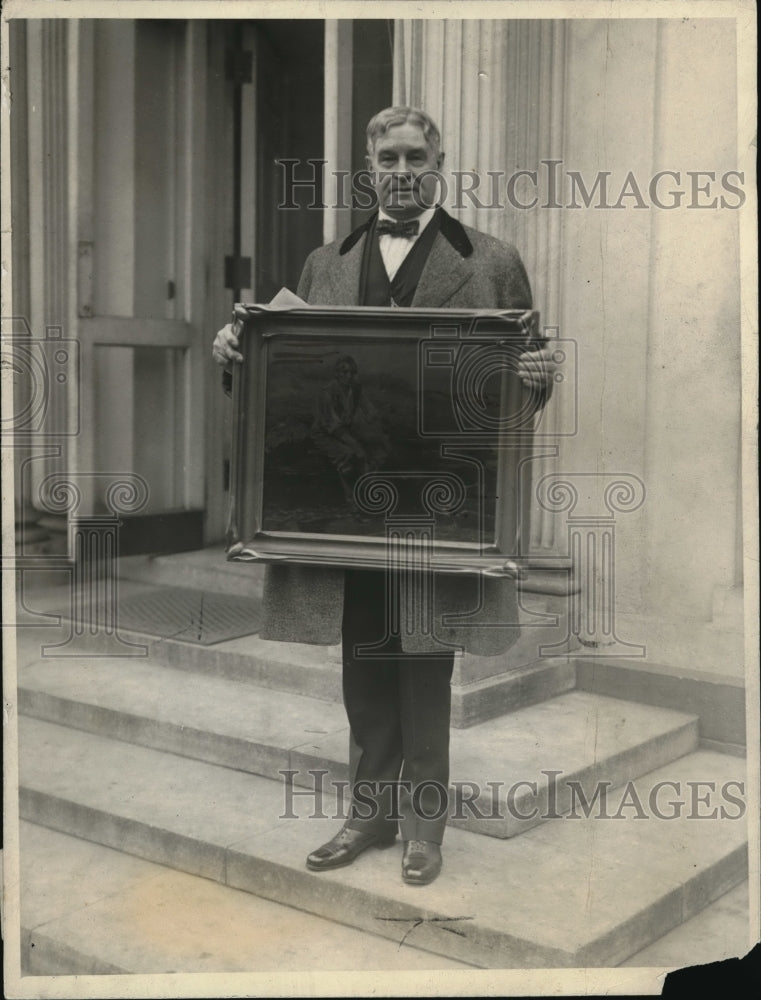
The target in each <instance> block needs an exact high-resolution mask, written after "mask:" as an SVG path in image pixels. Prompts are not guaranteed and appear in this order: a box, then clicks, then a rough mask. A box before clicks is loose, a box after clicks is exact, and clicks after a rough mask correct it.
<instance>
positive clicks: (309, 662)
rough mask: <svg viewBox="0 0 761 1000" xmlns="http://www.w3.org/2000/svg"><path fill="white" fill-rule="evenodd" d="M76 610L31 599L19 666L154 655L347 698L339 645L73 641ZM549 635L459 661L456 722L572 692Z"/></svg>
mask: <svg viewBox="0 0 761 1000" xmlns="http://www.w3.org/2000/svg"><path fill="white" fill-rule="evenodd" d="M154 586H155V584H148V583H145V582H141V581H135V580H121V581H120V582H119V591H118V592H119V595H120V597H130V596H133V595H135V594H143V593H146V592H148V591H149V590H151V589H152V588H153V587H154ZM69 606H70V594H69V591H68V589H67V588H66V587H60V586H59V587H53V588H48V589H47V590H43V591H42V592H40V593H36V594H33V595H31V596H28V597H26V598H25V601H24V602H23V603H21V604H20V606H18V607H17V611H16V618H17V621H18V623H19V628H18V631H17V636H18V642H19V646H20V653H19V659H20V661H27V662H29V661H31V660H36V659H39V657H40V656H45V657H46V658H52V657H56V658H57V657H59V656H61V654H62V653H63V654H66V657H67V658H69V659H72V660H74V659H83V658H87V659H94V658H98V657H101V658H104V659H106V658H107V659H110V660H112V661H113V660H118V662H120V663H125V662H130V661H137V660H141V659H145V658H147V657H149V658H150V659H151V660H154V661H156V662H158V663H161V664H164V665H166V666H169V667H174V668H177V669H180V670H183V671H188V672H191V673H201V674H207V675H211V676H214V677H224V678H227V679H230V680H236V681H245V682H250V683H253V684H256V685H258V686H261V687H268V688H273V689H277V690H281V691H287V692H291V693H293V694H306V695H309V696H311V697H315V698H320V699H324V700H331V701H335V702H340V701H341V649H340V646H337V645H336V646H313V645H309V644H306V643H287V642H272V641H268V640H266V639H262V638H260V637H259V636H258V635H257V634H251V635H247V636H241V637H240V638H237V639H229V640H227V641H225V642H219V643H215V644H214V645H211V646H201V645H197V644H194V643H191V642H187V641H183V640H181V639H174V638H157V637H156V636H151V635H146V634H143V633H138V632H132V631H128V630H126V629H121V630H118V635H115V634H114V633H113V632H107V631H105V630H104V629H98V628H95V629H93V630H89V629H88V630H86V633H85V634H84V635H81V636H74V635H73V633H72V625H71V622H70V621H69V619H68V618H67V617H66V613H67V609H68V608H69ZM45 615H47V616H48V617H47V618H45V617H44V616H45ZM549 638H551V636H550V633H549V632H548V631H547V628H545V627H536V628H526V629H525V630H524V631H523V634H522V636H521V639H520V640H519V642H518V643H517V644H516V646H514V647H513V648H512V649H511V650H510V651H509V653H508V654H506V655H505V656H502V657H491V656H489V657H486V656H469V655H467V654H466V655H465V656H462V657H457V658H456V659H455V668H454V673H453V679H452V725H453V726H454V727H455V728H466V727H468V726H471V725H475V724H477V723H478V722H481V721H483V720H484V719H492V718H496V717H498V716H500V715H503V714H504V713H506V712H511V711H513V710H515V709H517V708H520V707H521V706H523V705H531V704H535V703H537V702H541V701H543V700H544V699H546V698H551V697H553V696H554V695H557V694H560V693H562V692H564V691H570V690H572V689H573V687H574V686H575V683H576V673H575V667H574V664H573V662H571V661H570V660H569V659H568V658H567V657H557V658H551V659H544V660H538V654H537V649H538V646H539V645H540V644H541V643H542V642H544V641H547V640H548V639H549Z"/></svg>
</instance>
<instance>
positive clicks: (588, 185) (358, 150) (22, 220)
mask: <svg viewBox="0 0 761 1000" xmlns="http://www.w3.org/2000/svg"><path fill="white" fill-rule="evenodd" d="M10 29H11V30H10V47H9V53H10V61H11V81H12V91H13V103H12V111H11V139H12V149H11V158H12V161H11V166H12V206H13V214H12V220H11V221H12V227H13V258H12V269H13V316H14V317H16V319H14V321H13V322H14V324H15V326H14V328H13V334H14V336H16V337H18V338H25V337H27V338H29V339H30V341H45V342H46V343H45V344H44V345H41V346H40V347H39V350H40V351H42V352H43V353H45V352H47V353H45V357H51V358H52V357H53V356H54V353H55V350H57V349H58V348H57V347H55V348H54V347H51V343H52V342H53V341H55V340H57V339H64V340H67V341H72V342H73V343H74V344H75V348H73V349H72V351H73V352H74V353H75V354H76V358H75V359H74V360H75V362H76V363H72V365H71V366H70V368H69V369H67V371H66V373H65V378H64V380H63V381H62V382H61V383H60V385H63V386H64V388H63V389H61V390H60V391H58V384H57V385H56V388H55V391H51V392H50V393H49V397H46V403H45V410H44V413H43V414H42V416H41V417H40V420H41V421H42V423H41V424H40V428H43V429H44V430H45V432H46V434H47V435H48V436H46V434H39V435H36V434H35V433H30V434H29V435H28V436H27V437H23V435H22V438H21V439H19V447H17V448H16V449H15V453H14V455H15V459H16V486H15V488H16V502H17V510H18V519H19V522H20V530H21V534H22V535H23V533H24V531H25V530H27V531H28V530H29V529H31V528H36V530H37V532H38V534H37V535H35V537H41V536H40V534H39V533H40V532H41V533H42V534H45V533H47V535H48V536H49V537H50V538H51V539H52V542H51V544H53V545H55V540H56V538H58V539H59V541H60V540H65V538H66V531H67V524H66V517H65V516H63V515H61V514H60V513H58V512H57V511H56V510H55V509H54V507H51V506H50V504H47V505H46V502H45V500H44V484H45V483H46V482H47V481H48V480H49V477H50V476H51V474H54V473H56V472H59V473H60V472H61V471H63V472H64V473H66V474H67V475H69V476H70V477H74V478H75V479H76V481H77V483H78V488H79V498H78V506H77V510H76V511H72V510H70V511H69V513H68V518H69V519H71V518H72V517H76V516H79V515H81V514H85V515H89V514H93V513H97V512H98V511H99V510H100V509H102V508H103V505H104V503H105V499H104V490H106V489H107V486H106V485H104V484H107V482H108V477H109V476H112V477H113V476H117V477H118V476H119V475H120V474H123V473H129V474H135V475H137V476H139V477H141V478H142V480H144V481H145V482H146V483H147V484H148V488H149V489H148V496H147V498H146V499H145V502H144V504H143V506H142V508H141V510H140V512H139V517H137V516H136V517H135V518H134V524H133V527H132V535H131V536H130V526H129V525H127V526H126V528H125V531H124V538H125V541H126V540H128V539H129V538H130V537H131V538H132V541H131V543H130V544H131V545H132V548H131V549H130V551H140V550H141V549H142V550H143V551H151V550H152V547H153V548H158V547H160V548H161V549H163V550H164V551H166V550H167V549H169V550H171V549H172V547H175V548H177V549H179V548H183V547H184V548H188V547H192V546H195V547H198V548H200V547H202V546H205V545H212V544H215V543H217V542H220V541H221V540H222V539H223V536H224V529H225V521H226V514H227V499H228V488H229V448H230V433H231V428H230V404H229V400H228V399H227V397H226V396H225V395H224V394H223V393H222V391H221V387H220V380H219V373H218V371H217V370H216V369H215V367H214V366H213V364H212V363H211V359H210V346H211V340H212V337H213V335H214V332H215V331H216V330H217V329H218V328H219V327H220V326H222V325H223V324H224V323H225V322H227V320H228V318H229V316H230V311H231V308H232V305H233V303H234V302H235V301H239V300H243V301H268V300H269V298H271V296H272V295H273V294H274V293H275V292H277V290H278V289H279V288H280V287H282V286H284V285H285V286H288V287H291V288H295V285H296V282H297V281H298V276H299V272H300V268H301V263H302V262H303V260H304V258H305V257H306V255H307V253H308V252H309V251H310V250H311V249H313V248H314V247H315V246H318V245H319V244H320V243H322V242H324V241H328V240H331V239H334V238H336V237H340V236H342V235H344V234H346V233H347V232H349V231H350V229H351V228H352V227H353V226H354V225H356V224H357V222H358V221H359V220H360V219H361V218H362V217H363V216H362V212H361V210H360V209H359V208H358V207H357V206H352V204H351V199H350V198H349V199H343V200H342V199H341V198H340V197H338V195H339V193H340V192H338V191H337V190H334V189H333V185H334V184H335V178H336V177H342V178H344V181H345V180H346V178H347V177H349V178H350V177H351V175H352V173H353V172H355V171H357V170H359V169H361V168H362V167H363V165H364V162H363V157H364V125H365V123H366V121H367V119H368V118H369V116H370V115H371V114H372V113H374V111H376V110H378V109H379V108H381V107H384V106H387V105H389V104H391V103H404V104H407V103H409V104H412V105H417V106H421V107H423V108H425V109H426V110H428V112H429V113H430V114H431V115H432V116H433V117H434V119H436V120H437V121H438V122H439V123H440V125H441V128H442V146H443V149H444V150H445V153H446V161H445V164H446V165H445V178H446V180H447V190H446V192H445V199H444V203H445V204H446V206H447V207H448V209H449V210H450V211H451V212H452V213H453V214H454V215H456V216H458V217H459V218H460V219H461V220H462V221H463V222H465V223H468V224H470V225H474V226H476V227H477V228H479V229H482V230H484V231H486V232H489V233H491V234H493V235H494V236H497V237H499V238H502V239H507V240H509V241H510V242H513V243H515V244H516V245H517V246H518V248H519V250H520V252H521V255H522V257H523V259H524V262H525V264H526V268H527V271H528V273H529V276H530V278H531V281H532V284H533V288H534V294H535V298H536V305H537V308H538V309H539V310H540V312H541V316H542V324H543V326H544V327H545V328H546V330H547V332H548V335H549V336H551V337H556V338H558V339H559V342H560V343H561V345H562V356H563V364H562V365H561V367H560V371H559V375H560V376H561V378H562V381H559V382H558V383H557V385H556V387H555V392H554V395H553V399H552V401H551V403H550V405H549V408H548V410H547V412H546V414H545V415H544V416H543V418H542V424H541V427H540V428H539V430H540V431H541V433H539V434H538V435H537V449H536V457H535V460H534V463H533V465H534V471H533V484H534V491H533V498H532V502H531V510H530V533H531V546H530V548H531V555H532V557H533V560H534V564H535V567H536V583H535V589H536V590H538V591H540V592H541V591H543V590H544V591H545V592H547V593H549V594H551V593H557V592H559V593H560V594H561V596H562V597H563V599H564V600H568V601H570V602H571V603H572V609H571V616H572V618H573V616H574V615H578V616H580V617H579V619H578V621H576V625H575V627H574V629H573V631H574V632H575V633H576V636H577V639H578V637H580V638H581V639H582V640H584V642H583V646H584V648H585V649H586V650H587V652H589V654H590V655H597V654H598V653H606V655H616V656H624V657H627V656H629V657H632V658H633V659H636V660H638V661H639V662H644V661H647V662H648V663H650V664H655V665H658V666H659V667H660V666H662V667H663V668H664V669H666V670H671V671H677V672H678V671H680V670H690V671H700V672H705V673H706V674H720V675H722V676H724V677H734V678H738V677H741V676H742V674H743V669H744V649H743V642H744V639H743V621H744V619H743V563H744V553H747V552H748V551H752V549H749V548H748V546H749V545H752V540H750V541H749V540H748V539H745V541H744V536H743V495H744V489H743V475H742V468H743V448H742V430H743V419H742V410H741V400H742V388H743V384H745V389H746V393H747V392H749V391H750V392H752V387H751V386H750V385H749V382H748V378H749V375H748V374H747V371H746V376H745V383H744V381H743V369H744V367H745V368H746V370H747V369H748V368H749V367H752V368H753V369H754V368H755V360H754V359H749V358H748V356H747V354H745V355H744V354H743V344H742V337H741V332H742V315H743V314H742V309H743V301H742V298H741V280H740V279H741V276H742V278H743V281H745V280H746V275H745V274H744V273H743V271H742V260H741V240H740V237H741V229H742V224H743V223H742V220H743V218H744V213H747V212H748V211H749V210H750V207H751V200H752V199H751V198H750V193H749V188H748V185H750V183H751V178H752V165H751V168H750V169H749V166H748V162H747V161H746V160H745V159H744V158H745V157H746V155H749V154H746V153H745V152H744V151H743V149H741V148H740V144H739V143H738V135H742V134H743V128H744V125H743V117H742V115H743V109H742V107H741V106H740V105H739V103H738V70H737V39H736V37H735V33H736V24H735V21H734V20H732V19H726V20H723V19H720V18H716V19H705V20H700V21H690V20H683V19H681V18H674V19H673V20H669V19H661V20H657V21H656V20H651V19H639V20H633V19H632V20H630V19H615V20H595V19H579V20H550V19H546V20H545V19H536V20H508V19H501V20H488V21H487V20H475V19H473V20H446V21H445V20H436V19H433V20H396V21H377V20H361V19H358V20H332V21H331V20H327V21H309V20H305V21H266V20H261V21H204V20H176V21H169V20H139V21H138V20H125V19H113V20H106V19H104V20H97V21H96V20H73V19H72V20H64V19H60V20H53V19H51V20H24V21H22V20H19V21H15V22H12V23H11V25H10ZM717 51H719V52H721V53H722V54H723V57H722V58H721V59H718V58H716V53H717ZM283 161H287V162H286V163H283ZM310 161H311V162H310ZM289 171H290V173H289ZM288 177H291V178H292V179H295V180H298V181H299V183H298V184H296V185H294V186H293V187H292V188H291V191H290V193H291V194H292V195H293V198H294V202H295V205H296V206H297V207H294V208H289V209H284V208H282V207H281V206H282V198H283V194H284V191H285V188H286V187H287V178H288ZM313 177H314V178H317V177H322V178H324V180H325V187H324V190H323V191H322V198H321V199H317V200H316V201H315V199H314V190H315V189H314V187H312V188H310V185H309V183H308V182H309V181H310V178H313ZM6 311H7V310H6ZM69 356H70V357H73V355H72V354H70V355H69ZM51 370H53V369H51ZM55 370H56V371H57V370H58V369H55ZM51 384H52V383H51ZM16 391H17V398H18V399H19V400H21V402H22V403H23V404H24V405H27V404H29V403H30V399H31V400H32V402H33V398H32V397H33V396H34V391H35V390H34V386H33V385H31V384H30V383H28V382H27V381H24V379H23V378H22V379H21V380H20V382H19V384H18V385H17V387H16ZM30 405H31V404H30ZM22 408H23V407H22ZM16 410H17V411H18V410H19V404H17V406H16ZM61 427H66V428H72V429H73V432H72V433H71V434H59V435H58V436H57V437H56V436H55V432H56V429H58V431H60V428H61ZM33 429H34V428H33ZM51 431H52V432H53V437H55V442H54V445H52V446H51V440H52V438H51V437H50V433H51ZM746 468H747V456H746ZM745 487H746V492H747V489H748V488H749V484H747V483H746V484H745ZM543 490H544V492H542V491H543ZM558 491H560V492H558ZM561 493H562V497H561ZM127 520H129V519H127ZM30 537H31V536H30ZM220 558H221V555H220ZM569 566H572V567H573V573H572V574H571V575H570V579H571V583H569V582H568V580H569V574H568V572H566V571H567V569H568V567H569ZM543 571H546V572H543ZM553 572H554V573H556V574H557V573H559V574H560V576H561V577H564V579H565V580H566V583H565V584H561V585H558V583H557V580H556V579H555V577H553ZM543 581H544V582H543ZM547 581H549V582H547ZM574 593H575V594H576V596H574ZM574 601H575V602H576V603H575V604H574V603H573V602H574ZM613 618H615V622H613Z"/></svg>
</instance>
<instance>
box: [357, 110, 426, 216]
mask: <svg viewBox="0 0 761 1000" xmlns="http://www.w3.org/2000/svg"><path fill="white" fill-rule="evenodd" d="M443 162H444V154H443V153H439V154H436V153H434V151H433V150H432V149H431V147H430V146H429V145H428V143H427V142H426V138H425V135H424V134H423V130H422V129H421V128H420V126H419V125H412V124H411V123H410V122H405V124H404V125H392V126H391V128H389V129H388V131H387V132H386V134H385V135H381V136H379V137H378V138H377V139H376V141H375V148H374V149H373V153H372V156H368V157H367V167H368V170H371V171H373V172H374V173H375V174H376V180H375V192H376V194H377V195H378V202H379V204H380V206H381V208H382V209H383V210H384V211H385V212H387V213H388V215H390V216H391V217H392V218H394V219H414V218H415V216H416V215H420V213H421V212H423V211H425V209H426V208H430V207H431V206H433V205H435V204H436V194H437V191H438V183H437V179H436V177H435V175H434V171H438V170H440V169H441V166H442V164H443Z"/></svg>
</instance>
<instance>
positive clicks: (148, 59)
mask: <svg viewBox="0 0 761 1000" xmlns="http://www.w3.org/2000/svg"><path fill="white" fill-rule="evenodd" d="M204 35H205V32H204V28H203V25H202V24H197V23H194V22H185V21H163V20H155V21H147V20H146V21H120V20H108V21H106V20H102V21H88V22H80V25H79V39H78V42H79V44H78V46H77V49H76V58H77V62H78V83H79V92H80V102H79V108H78V112H79V119H78V133H77V143H76V145H77V154H78V164H77V166H78V171H77V177H78V201H77V236H78V241H77V289H76V300H77V312H78V337H79V342H80V346H81V365H82V379H81V406H82V417H83V419H82V429H81V435H80V439H79V441H78V445H77V468H78V469H79V470H82V471H87V470H93V472H94V474H93V475H92V476H90V477H86V478H85V481H84V489H85V499H86V507H88V508H89V509H90V510H91V511H92V512H93V513H96V514H97V513H98V512H99V511H100V510H102V509H103V508H104V505H105V504H106V496H105V492H106V491H107V490H108V488H109V483H110V482H112V481H113V479H114V477H117V478H118V477H119V476H121V475H125V476H126V477H128V478H129V479H130V481H132V482H138V483H139V484H140V488H141V489H143V490H144V498H143V500H144V502H142V505H141V506H140V509H139V510H136V511H135V513H134V515H127V516H125V517H124V523H123V525H122V529H121V532H120V543H121V545H120V551H121V553H122V554H131V553H134V552H137V551H153V552H155V551H177V550H180V549H187V548H196V547H200V546H201V544H202V541H203V535H202V528H203V508H204V482H203V475H204V470H203V448H202V447H199V442H202V441H203V426H204V406H203V378H202V371H203V367H204V365H205V364H206V354H207V352H206V340H207V337H206V331H205V329H204V325H203V318H204V317H203V292H202V282H203V251H202V247H203V242H204V230H205V224H206V220H205V218H204V216H203V212H202V211H199V210H198V208H197V206H198V204H199V199H200V192H201V189H202V182H203V178H202V170H203V165H204V162H203V161H204V152H203V118H204V104H205V93H204V85H203V78H204V74H205V62H206V60H205V37H204Z"/></svg>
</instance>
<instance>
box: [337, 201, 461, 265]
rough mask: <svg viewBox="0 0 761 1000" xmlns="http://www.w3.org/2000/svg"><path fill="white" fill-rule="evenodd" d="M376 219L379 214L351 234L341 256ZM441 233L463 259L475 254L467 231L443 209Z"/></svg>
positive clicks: (440, 219)
mask: <svg viewBox="0 0 761 1000" xmlns="http://www.w3.org/2000/svg"><path fill="white" fill-rule="evenodd" d="M376 218H377V213H376V214H375V215H372V216H370V218H369V219H368V220H367V222H365V223H363V224H362V225H361V226H359V227H358V228H357V229H355V230H354V232H353V233H349V235H348V236H347V237H346V239H345V240H344V241H343V243H342V244H341V248H340V250H339V253H340V254H341V256H343V255H344V254H345V253H348V251H349V250H351V248H352V247H353V246H355V245H356V243H357V242H358V241H359V240H360V239H361V238H362V237H363V236H364V235H365V233H366V232H368V230H369V229H370V228H371V226H372V225H373V223H374V222H375V220H376ZM439 231H440V232H441V235H442V236H443V237H444V238H445V239H447V240H448V241H449V243H451V245H452V246H453V247H454V249H455V250H456V251H457V252H458V253H459V254H460V256H461V257H470V255H471V254H472V253H473V244H472V243H471V242H470V240H469V239H468V236H467V233H466V232H465V229H464V228H463V226H462V225H461V224H460V223H459V222H458V221H457V219H453V218H452V216H451V215H449V214H448V213H447V212H445V211H444V209H443V208H440V209H439Z"/></svg>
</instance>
